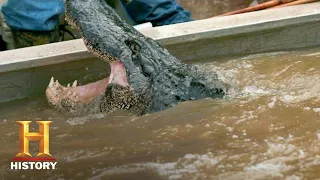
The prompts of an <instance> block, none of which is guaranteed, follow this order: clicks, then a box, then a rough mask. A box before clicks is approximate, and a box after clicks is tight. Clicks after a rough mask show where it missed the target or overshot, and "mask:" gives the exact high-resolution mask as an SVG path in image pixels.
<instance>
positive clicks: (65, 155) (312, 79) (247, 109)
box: [0, 48, 320, 180]
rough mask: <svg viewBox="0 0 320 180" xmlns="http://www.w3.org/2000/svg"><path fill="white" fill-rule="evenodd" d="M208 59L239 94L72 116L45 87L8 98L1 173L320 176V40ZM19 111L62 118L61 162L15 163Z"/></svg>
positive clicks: (56, 131)
mask: <svg viewBox="0 0 320 180" xmlns="http://www.w3.org/2000/svg"><path fill="white" fill-rule="evenodd" d="M199 64H201V66H203V67H204V68H206V69H207V70H210V69H211V70H212V69H213V70H217V72H219V74H220V78H223V79H224V81H226V82H228V83H229V84H230V85H231V87H232V90H231V91H230V94H229V97H227V98H226V99H223V100H212V99H204V100H199V101H193V102H185V103H181V104H180V105H178V106H176V107H174V108H171V109H168V110H166V111H162V112H158V113H154V114H149V115H145V116H141V117H136V116H134V115H131V114H129V113H127V112H124V111H115V112H112V113H109V114H107V115H104V114H96V115H88V116H86V117H68V116H65V115H63V114H61V113H58V112H56V111H55V110H53V109H50V108H49V107H48V105H47V103H46V100H45V98H44V97H38V98H34V99H27V100H19V101H14V102H10V103H4V104H0V146H1V148H0V177H1V179H13V180H17V179H28V180H29V179H60V180H63V179H226V180H228V179H235V180H239V179H287V180H299V179H317V178H320V96H319V94H320V48H312V49H307V50H298V51H290V52H276V53H265V54H258V55H250V56H246V57H241V58H233V59H229V60H224V61H215V62H213V63H204V62H202V63H199ZM17 120H33V121H35V120H51V121H53V123H52V124H51V126H50V135H51V137H50V138H51V139H50V152H51V154H52V155H53V156H54V157H55V158H56V159H57V162H58V163H57V168H58V169H56V170H20V171H13V170H10V169H9V168H10V161H11V159H12V158H13V157H14V156H15V155H16V154H17V153H18V125H17V123H16V122H15V121H17ZM31 127H32V128H31V131H38V127H37V125H36V123H35V122H34V123H33V124H32V125H31ZM37 146H38V144H37V143H32V144H31V149H30V151H31V152H33V154H36V153H37V151H38V147H37Z"/></svg>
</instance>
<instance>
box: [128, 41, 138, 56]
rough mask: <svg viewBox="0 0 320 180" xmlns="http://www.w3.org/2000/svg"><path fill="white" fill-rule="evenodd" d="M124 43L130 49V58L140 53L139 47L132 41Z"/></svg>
mask: <svg viewBox="0 0 320 180" xmlns="http://www.w3.org/2000/svg"><path fill="white" fill-rule="evenodd" d="M124 43H126V45H127V46H128V47H129V48H130V49H131V51H132V56H137V55H138V54H139V53H140V50H141V45H140V44H139V43H137V42H136V41H134V40H125V41H124Z"/></svg>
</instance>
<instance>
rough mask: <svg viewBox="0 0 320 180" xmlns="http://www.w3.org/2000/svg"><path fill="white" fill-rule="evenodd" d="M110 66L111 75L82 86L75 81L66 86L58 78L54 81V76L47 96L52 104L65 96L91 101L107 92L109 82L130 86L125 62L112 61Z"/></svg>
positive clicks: (85, 101)
mask: <svg viewBox="0 0 320 180" xmlns="http://www.w3.org/2000/svg"><path fill="white" fill-rule="evenodd" d="M110 67H111V73H110V76H109V77H107V78H104V79H102V80H100V81H97V82H93V83H90V84H87V85H82V86H77V82H76V81H75V82H74V83H73V85H72V86H71V87H70V86H68V87H65V86H62V85H60V84H59V82H58V80H57V81H54V79H53V78H52V79H51V81H50V83H49V86H48V88H47V90H46V93H47V97H48V98H49V99H50V101H51V103H52V104H57V103H59V101H60V100H61V99H64V98H70V99H73V100H76V101H80V102H84V103H90V101H91V100H93V99H94V98H95V97H97V96H101V95H102V94H104V93H105V91H106V88H107V86H108V84H117V85H120V86H129V84H128V81H127V74H126V69H125V66H124V65H123V63H121V62H120V61H115V62H111V63H110Z"/></svg>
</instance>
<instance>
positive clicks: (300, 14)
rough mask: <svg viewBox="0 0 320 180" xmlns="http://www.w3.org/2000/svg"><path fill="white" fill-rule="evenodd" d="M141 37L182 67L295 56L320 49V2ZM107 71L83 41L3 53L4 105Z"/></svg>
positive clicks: (148, 31)
mask: <svg viewBox="0 0 320 180" xmlns="http://www.w3.org/2000/svg"><path fill="white" fill-rule="evenodd" d="M139 31H140V32H141V33H142V34H144V35H146V36H148V37H150V38H153V39H154V40H156V41H158V42H159V43H160V44H162V45H163V46H164V47H166V48H167V49H168V50H169V52H170V53H171V54H173V55H174V56H176V57H177V58H178V59H180V60H182V61H184V62H192V61H194V60H208V61H214V60H215V59H219V58H222V57H226V56H239V55H248V54H256V53H264V52H275V51H288V50H295V49H299V48H307V47H313V46H319V45H320V2H315V3H310V4H303V5H297V6H290V7H284V8H275V9H268V10H263V11H258V12H250V13H245V14H237V15H232V16H223V17H215V18H209V19H204V20H198V21H192V22H187V23H181V24H174V25H168V26H161V27H152V28H144V29H141V30H139ZM108 71H109V67H108V63H106V62H103V61H102V60H99V59H97V58H95V57H93V56H92V55H91V54H90V53H88V52H87V49H86V47H85V46H84V43H83V41H82V40H81V39H77V40H70V41H64V42H59V43H52V44H46V45H41V46H34V47H28V48H22V49H16V50H9V51H4V52H0V102H8V101H12V100H17V99H24V98H30V97H34V96H41V95H43V94H44V92H45V89H46V87H47V86H48V83H49V80H50V78H51V77H52V76H54V77H55V78H57V79H59V81H60V83H61V84H66V83H67V82H72V81H74V80H75V79H78V80H79V79H80V82H81V81H82V82H86V81H92V80H96V79H97V78H99V77H101V76H104V75H106V74H107V73H108Z"/></svg>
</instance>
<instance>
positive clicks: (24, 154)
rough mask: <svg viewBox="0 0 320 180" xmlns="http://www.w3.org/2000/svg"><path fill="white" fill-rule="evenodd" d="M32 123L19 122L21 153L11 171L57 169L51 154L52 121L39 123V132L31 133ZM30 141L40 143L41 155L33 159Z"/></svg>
mask: <svg viewBox="0 0 320 180" xmlns="http://www.w3.org/2000/svg"><path fill="white" fill-rule="evenodd" d="M31 122H32V121H17V123H18V124H19V148H20V150H19V153H18V154H17V155H16V157H15V158H13V162H11V169H16V170H20V169H21V170H27V169H38V170H40V169H56V165H57V162H56V159H55V158H53V157H52V155H51V154H50V152H49V125H50V124H51V122H52V121H37V123H38V124H39V132H29V125H30V123H31ZM29 141H39V153H38V155H37V156H36V157H32V156H31V154H30V153H29Z"/></svg>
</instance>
